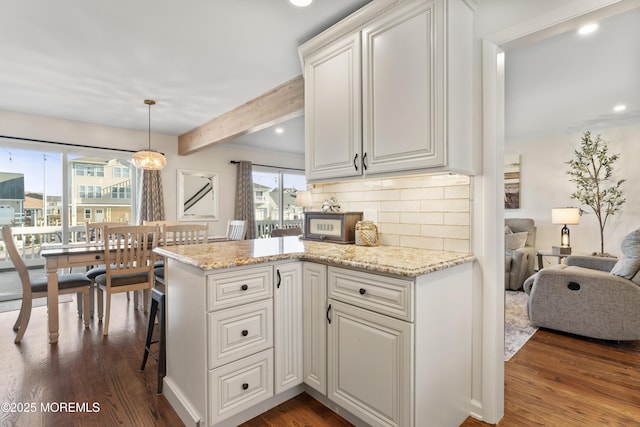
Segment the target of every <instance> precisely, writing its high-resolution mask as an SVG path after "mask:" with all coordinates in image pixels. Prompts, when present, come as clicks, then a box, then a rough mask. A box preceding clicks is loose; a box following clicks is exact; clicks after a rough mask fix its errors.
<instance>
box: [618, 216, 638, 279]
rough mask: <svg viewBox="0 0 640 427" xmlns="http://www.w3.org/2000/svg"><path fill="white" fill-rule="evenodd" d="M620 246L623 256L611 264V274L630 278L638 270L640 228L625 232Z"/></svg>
mask: <svg viewBox="0 0 640 427" xmlns="http://www.w3.org/2000/svg"><path fill="white" fill-rule="evenodd" d="M620 248H621V249H622V254H623V255H624V256H623V257H622V259H620V261H618V262H617V263H616V265H614V266H613V269H612V270H611V274H613V275H614V276H620V277H624V278H625V279H630V280H631V279H632V278H633V277H634V276H635V275H636V274H637V273H638V271H639V270H640V228H639V229H637V230H635V231H632V232H631V233H629V234H627V236H626V237H625V238H624V240H623V241H622V245H621V246H620Z"/></svg>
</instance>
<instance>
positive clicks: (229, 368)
mask: <svg viewBox="0 0 640 427" xmlns="http://www.w3.org/2000/svg"><path fill="white" fill-rule="evenodd" d="M209 396H210V401H209V411H210V414H209V419H210V420H213V421H214V423H215V422H218V421H222V420H224V419H226V418H229V417H231V416H232V415H235V414H239V413H240V412H242V411H244V410H245V409H247V408H250V407H251V406H253V405H255V404H257V403H260V402H262V401H263V400H266V399H268V398H270V397H271V396H273V349H268V350H265V351H263V352H261V353H258V354H254V355H252V356H249V357H245V358H243V359H239V360H237V361H235V362H232V363H229V364H227V365H224V366H222V367H220V368H217V369H212V370H210V371H209Z"/></svg>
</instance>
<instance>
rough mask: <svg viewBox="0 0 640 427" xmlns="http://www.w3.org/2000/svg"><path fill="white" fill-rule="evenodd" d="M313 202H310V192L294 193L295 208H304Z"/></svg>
mask: <svg viewBox="0 0 640 427" xmlns="http://www.w3.org/2000/svg"><path fill="white" fill-rule="evenodd" d="M312 204H313V201H312V200H311V191H298V192H297V193H296V206H302V207H303V208H306V207H308V206H311V205H312Z"/></svg>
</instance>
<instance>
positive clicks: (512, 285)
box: [504, 218, 536, 291]
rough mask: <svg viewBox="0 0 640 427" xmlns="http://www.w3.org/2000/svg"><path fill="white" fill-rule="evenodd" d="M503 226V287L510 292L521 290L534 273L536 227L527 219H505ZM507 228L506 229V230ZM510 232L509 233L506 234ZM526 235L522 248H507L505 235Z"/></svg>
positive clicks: (532, 221)
mask: <svg viewBox="0 0 640 427" xmlns="http://www.w3.org/2000/svg"><path fill="white" fill-rule="evenodd" d="M504 224H505V259H504V267H505V271H504V287H505V289H510V290H514V291H517V290H520V289H522V284H523V283H524V281H525V279H526V278H527V277H529V276H531V275H532V274H533V273H534V266H535V259H536V248H535V246H536V225H535V221H534V220H532V219H529V218H507V219H505V220H504ZM507 227H508V229H507ZM508 231H511V233H508ZM524 232H526V233H527V236H526V241H525V244H524V246H522V247H519V248H515V247H511V248H510V247H509V244H508V240H507V234H512V233H514V234H517V233H524Z"/></svg>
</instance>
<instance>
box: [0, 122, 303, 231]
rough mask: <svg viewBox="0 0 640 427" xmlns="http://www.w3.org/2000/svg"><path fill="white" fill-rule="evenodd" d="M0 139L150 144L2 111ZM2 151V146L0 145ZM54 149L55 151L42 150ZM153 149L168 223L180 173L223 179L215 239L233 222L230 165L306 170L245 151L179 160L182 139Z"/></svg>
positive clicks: (295, 162) (126, 146)
mask: <svg viewBox="0 0 640 427" xmlns="http://www.w3.org/2000/svg"><path fill="white" fill-rule="evenodd" d="M0 129H1V131H0V134H2V135H5V136H12V137H20V138H29V139H40V140H47V141H55V142H63V143H69V144H79V145H88V146H93V147H100V148H116V149H123V150H138V149H143V148H147V147H148V144H149V139H148V132H147V131H133V130H128V129H121V128H115V127H109V126H101V125H95V124H91V123H82V122H76V121H70V120H60V119H54V118H50V117H42V116H32V115H27V114H20V113H14V112H9V111H0ZM8 143H11V144H14V145H17V146H20V147H23V148H28V147H34V146H36V147H37V146H38V144H32V143H27V142H21V141H10V140H4V142H2V144H8ZM0 146H1V145H0ZM40 147H46V149H49V150H50V149H52V146H51V145H48V144H47V145H40ZM151 148H152V149H154V150H157V151H160V152H163V153H164V154H165V155H166V157H167V166H166V167H165V168H164V169H163V170H162V184H163V187H164V190H165V191H164V201H165V213H166V217H167V219H168V220H175V219H176V217H177V170H178V169H189V170H198V171H205V172H216V173H218V174H219V192H220V201H219V218H220V220H219V221H216V222H211V223H209V229H210V231H211V232H212V233H214V234H225V233H226V225H227V219H230V218H232V217H233V211H234V204H235V183H236V166H235V165H232V164H229V161H230V160H248V161H252V162H255V163H261V164H267V165H274V166H283V167H294V168H301V169H302V168H304V158H303V157H302V156H294V155H287V154H283V153H276V152H270V151H268V150H264V151H258V150H246V149H242V148H233V147H230V146H229V145H225V144H220V145H215V146H213V147H210V148H208V149H205V150H202V151H199V152H197V153H194V154H191V155H189V156H179V155H178V137H176V136H173V135H163V134H157V133H153V132H152V134H151ZM53 149H56V150H60V151H75V149H74V148H73V147H64V146H56V147H55V148H53Z"/></svg>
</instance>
